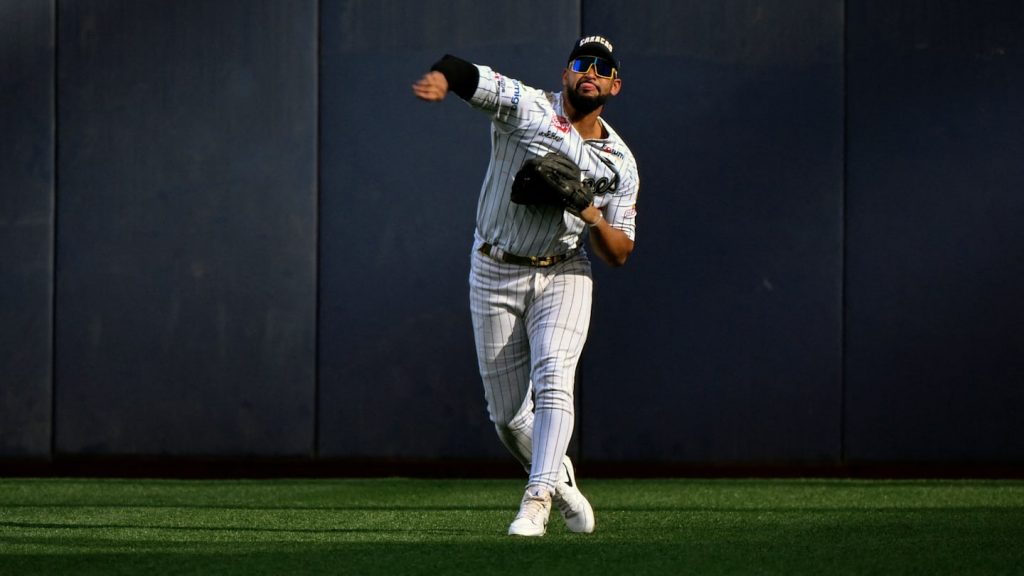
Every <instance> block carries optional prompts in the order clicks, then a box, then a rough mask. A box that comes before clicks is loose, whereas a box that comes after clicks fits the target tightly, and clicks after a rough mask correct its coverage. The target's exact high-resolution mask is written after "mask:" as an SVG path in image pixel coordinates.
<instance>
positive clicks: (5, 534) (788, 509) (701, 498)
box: [0, 478, 1024, 575]
mask: <svg viewBox="0 0 1024 576" xmlns="http://www.w3.org/2000/svg"><path fill="white" fill-rule="evenodd" d="M582 486H583V488H584V490H585V492H586V493H587V495H588V496H589V497H590V499H591V501H592V503H593V504H594V507H595V509H596V512H597V516H598V531H597V533H595V534H593V535H576V534H570V533H567V532H566V531H565V528H564V526H563V524H562V521H561V519H560V518H558V517H557V512H556V513H555V514H554V516H553V518H552V520H551V525H550V526H549V533H548V535H547V536H545V537H544V538H541V539H530V540H523V539H514V538H510V537H508V536H506V535H505V530H506V529H507V527H508V523H509V522H510V521H511V519H512V517H513V515H514V514H515V510H516V507H517V505H518V500H519V496H520V493H521V490H522V483H521V482H515V481H508V480H418V479H401V478H393V479H352V480H347V479H339V480H320V479H317V480H231V481H223V480H220V481H198V480H105V479H0V573H4V574H8V573H10V574H31V573H58V572H65V573H72V572H73V573H83V574H84V573H104V574H112V573H122V574H138V573H146V572H152V573H158V574H191V573H195V574H211V573H217V574H275V573H276V574H281V573H294V574H301V573H334V574H490V573H495V574H498V573H512V572H517V571H520V570H522V569H523V568H522V567H523V566H531V567H532V568H530V572H531V573H533V574H545V573H552V574H556V573H557V574H588V575H593V574H676V573H690V572H692V573H699V574H794V573H805V574H821V573H840V574H877V573H906V574H913V573H921V574H924V573H928V574H935V573H947V574H954V573H955V574H993V573H1003V574H1016V573H1020V574H1024V552H1022V550H1021V549H1022V545H1021V542H1024V482H1019V481H924V480H922V481H867V480H831V479H829V480H818V479H808V480H789V479H787V480H591V481H584V483H583V485H582Z"/></svg>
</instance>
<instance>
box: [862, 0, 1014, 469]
mask: <svg viewBox="0 0 1024 576" xmlns="http://www.w3.org/2000/svg"><path fill="white" fill-rule="evenodd" d="M940 4H941V6H937V5H936V4H935V3H934V2H927V1H924V0H918V1H906V2H896V3H889V2H883V1H881V0H878V1H869V2H851V3H850V4H849V8H848V12H849V19H848V31H847V36H848V38H849V44H848V45H849V48H848V52H849V54H848V62H849V66H848V78H849V93H848V101H849V117H848V120H847V124H848V126H849V131H848V136H847V137H848V140H849V146H848V150H847V172H848V174H849V187H848V194H847V195H848V216H847V218H848V223H849V225H848V229H847V234H846V250H847V253H848V254H849V258H848V263H847V285H846V290H847V309H848V319H847V327H846V328H847V329H846V339H847V355H846V365H847V378H846V382H847V385H846V398H845V405H846V411H847V418H846V430H845V435H846V438H847V457H848V459H849V460H850V461H853V462H856V461H907V462H935V461H944V460H955V461H966V462H972V461H988V462H992V461H995V462H1021V461H1022V460H1024V425H1022V424H1021V423H1022V422H1024V420H1022V418H1021V413H1022V409H1024V298H1022V297H1021V295H1022V294H1024V193H1022V190H1024V162H1022V159H1024V34H1022V31H1024V3H1022V2H1009V1H1000V2H982V3H976V4H966V3H953V2H943V3H940Z"/></svg>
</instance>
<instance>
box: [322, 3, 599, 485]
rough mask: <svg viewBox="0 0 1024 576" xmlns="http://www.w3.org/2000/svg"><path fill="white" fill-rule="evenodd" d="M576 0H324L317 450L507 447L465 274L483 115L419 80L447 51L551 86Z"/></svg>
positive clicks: (569, 37) (343, 453) (497, 451)
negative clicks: (488, 402) (484, 380)
mask: <svg viewBox="0 0 1024 576" xmlns="http://www.w3.org/2000/svg"><path fill="white" fill-rule="evenodd" d="M577 4H578V3H577V2H569V1H559V2H547V1H540V0H528V1H525V2H514V3H513V2H498V3H477V2H456V3H454V4H453V3H450V2H439V1H432V2H401V3H381V2H373V1H369V0H362V1H359V0H353V1H341V0H325V1H324V3H323V12H322V38H323V61H322V90H323V92H322V125H321V129H322V150H321V166H322V186H323V190H322V209H323V211H322V244H321V274H322V277H321V284H320V286H321V316H320V321H321V324H320V371H319V373H320V382H321V396H320V420H319V421H320V454H321V455H322V456H324V457H350V456H374V457H383V458H388V457H395V458H433V457H455V458H478V457H483V458H491V457H494V458H507V456H506V452H505V450H504V448H503V447H502V446H501V445H500V443H499V442H498V439H497V436H496V435H495V433H494V429H493V427H492V425H491V424H490V422H489V421H488V419H487V413H486V409H485V403H484V397H483V389H482V387H481V384H480V379H479V376H478V373H477V364H476V356H475V352H474V348H473V333H472V324H471V322H470V316H469V295H468V281H467V279H468V275H469V262H470V260H469V258H470V249H471V246H472V238H473V228H474V221H475V214H476V200H477V197H478V194H479V190H480V184H481V182H482V180H483V177H484V174H485V172H486V169H487V161H488V157H489V156H488V155H489V150H490V140H489V134H488V130H489V123H488V120H487V118H486V117H485V116H484V115H483V114H480V113H478V112H475V111H473V110H471V109H470V108H468V107H467V106H466V104H465V103H464V102H462V101H461V100H460V99H459V98H458V97H456V96H455V95H450V96H449V98H448V99H447V100H446V101H444V102H441V103H436V104H428V103H425V102H421V101H419V100H417V99H415V97H414V96H413V95H412V90H411V86H412V84H413V82H414V81H416V80H417V79H418V78H419V77H420V76H421V75H422V74H424V73H425V72H426V71H427V70H429V68H430V65H431V64H433V63H434V62H435V61H436V60H438V59H439V58H440V57H441V56H442V55H444V54H445V53H446V52H450V53H453V54H456V55H458V56H461V57H463V58H465V59H467V60H470V61H473V62H478V63H481V64H488V65H491V66H492V67H494V68H495V69H498V70H500V71H502V72H504V73H505V74H507V75H509V76H513V77H518V78H519V79H521V80H522V81H524V82H526V83H527V84H531V85H534V86H537V87H542V88H556V87H557V86H558V84H559V78H560V73H561V69H562V66H563V60H564V58H565V57H566V55H567V54H568V51H569V49H570V47H571V44H572V42H573V40H574V39H575V37H576V35H577V31H578V22H579V12H578V6H577ZM508 459H509V461H510V466H511V465H512V464H511V458H508Z"/></svg>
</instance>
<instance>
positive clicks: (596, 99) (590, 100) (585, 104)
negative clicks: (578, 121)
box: [566, 90, 608, 115]
mask: <svg viewBox="0 0 1024 576" xmlns="http://www.w3.org/2000/svg"><path fill="white" fill-rule="evenodd" d="M566 93H567V94H568V96H569V103H570V104H572V107H573V110H576V112H578V113H580V114H584V115H586V114H590V113H591V112H593V111H594V110H597V109H598V108H600V107H601V106H604V104H605V102H607V101H608V94H600V95H598V96H583V95H581V94H580V93H578V92H576V90H566Z"/></svg>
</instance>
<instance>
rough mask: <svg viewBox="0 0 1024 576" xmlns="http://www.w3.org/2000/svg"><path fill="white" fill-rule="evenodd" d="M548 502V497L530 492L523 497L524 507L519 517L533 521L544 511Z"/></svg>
mask: <svg viewBox="0 0 1024 576" xmlns="http://www.w3.org/2000/svg"><path fill="white" fill-rule="evenodd" d="M546 504H547V498H545V497H543V496H536V495H533V494H529V495H527V496H526V497H524V498H523V507H522V510H520V512H519V517H520V518H527V519H529V520H530V521H531V522H532V521H533V520H535V519H536V518H537V516H539V515H541V514H542V513H543V512H544V509H545V508H546Z"/></svg>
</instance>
